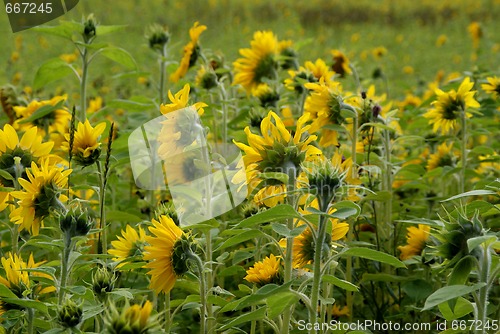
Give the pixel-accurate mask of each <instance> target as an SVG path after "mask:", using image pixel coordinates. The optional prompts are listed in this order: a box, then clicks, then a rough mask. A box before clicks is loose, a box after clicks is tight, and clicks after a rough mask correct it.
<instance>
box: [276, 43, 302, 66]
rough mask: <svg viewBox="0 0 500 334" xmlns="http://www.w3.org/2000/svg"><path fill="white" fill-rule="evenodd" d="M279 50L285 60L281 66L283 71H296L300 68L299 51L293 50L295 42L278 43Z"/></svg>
mask: <svg viewBox="0 0 500 334" xmlns="http://www.w3.org/2000/svg"><path fill="white" fill-rule="evenodd" d="M278 50H279V54H280V56H281V58H283V60H282V61H281V65H280V66H281V68H282V69H284V70H289V69H293V70H295V69H297V67H299V64H298V62H297V58H298V55H297V51H295V49H294V48H293V41H291V40H286V41H280V42H279V43H278Z"/></svg>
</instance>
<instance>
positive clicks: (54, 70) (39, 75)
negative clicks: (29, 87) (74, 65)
mask: <svg viewBox="0 0 500 334" xmlns="http://www.w3.org/2000/svg"><path fill="white" fill-rule="evenodd" d="M71 73H74V72H73V70H72V69H71V68H70V65H68V64H67V63H65V62H64V61H63V60H62V59H59V58H55V59H50V60H48V61H46V62H45V63H43V64H42V66H40V67H39V68H38V70H37V71H36V74H35V80H34V82H33V88H34V89H35V90H37V89H40V88H42V87H44V86H46V85H47V84H49V83H51V82H53V81H56V80H59V79H62V78H64V77H66V76H68V75H69V74H71Z"/></svg>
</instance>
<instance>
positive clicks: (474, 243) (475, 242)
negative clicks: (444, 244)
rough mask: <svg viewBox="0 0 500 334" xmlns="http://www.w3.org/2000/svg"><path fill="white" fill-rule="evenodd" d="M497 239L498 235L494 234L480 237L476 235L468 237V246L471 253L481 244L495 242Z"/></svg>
mask: <svg viewBox="0 0 500 334" xmlns="http://www.w3.org/2000/svg"><path fill="white" fill-rule="evenodd" d="M496 240H497V237H496V236H494V235H483V236H480V237H475V238H470V239H467V248H468V249H469V253H470V252H472V251H473V250H474V248H476V247H478V246H479V245H481V244H483V243H485V242H487V243H488V244H489V243H491V242H495V241H496Z"/></svg>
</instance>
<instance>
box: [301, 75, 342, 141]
mask: <svg viewBox="0 0 500 334" xmlns="http://www.w3.org/2000/svg"><path fill="white" fill-rule="evenodd" d="M304 86H305V87H306V88H307V89H309V90H310V91H311V95H309V96H308V97H307V98H306V101H305V105H304V111H305V112H307V113H310V114H311V119H312V120H313V122H312V124H311V129H310V131H311V132H316V131H320V130H321V138H320V142H319V144H320V145H321V146H323V147H328V146H331V145H335V146H338V145H339V143H338V140H337V131H335V130H332V129H328V128H326V126H327V125H329V124H336V125H342V124H343V123H345V118H344V117H343V116H342V115H341V109H342V101H343V99H342V96H341V94H342V87H341V86H340V83H338V82H336V81H331V82H326V81H325V80H323V79H320V81H319V83H306V84H305V85H304Z"/></svg>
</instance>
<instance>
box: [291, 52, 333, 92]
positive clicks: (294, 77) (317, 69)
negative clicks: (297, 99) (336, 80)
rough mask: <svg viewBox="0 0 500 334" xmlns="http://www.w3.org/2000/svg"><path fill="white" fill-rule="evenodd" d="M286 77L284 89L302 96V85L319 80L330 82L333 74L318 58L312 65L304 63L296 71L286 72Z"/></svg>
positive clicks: (310, 62) (308, 62)
mask: <svg viewBox="0 0 500 334" xmlns="http://www.w3.org/2000/svg"><path fill="white" fill-rule="evenodd" d="M288 75H289V76H290V77H289V78H287V79H285V81H284V82H285V87H286V88H288V89H290V90H295V91H296V92H297V93H299V94H302V93H303V92H304V90H305V88H304V83H307V82H318V81H319V80H320V79H321V78H323V80H324V81H325V82H330V81H331V80H332V78H333V77H334V75H335V72H333V71H330V69H329V68H328V66H327V65H326V63H325V62H324V61H323V60H322V59H320V58H318V59H316V61H315V62H314V63H313V62H312V61H306V62H305V63H304V66H303V67H302V66H301V67H300V68H299V69H298V70H296V71H293V70H290V71H288Z"/></svg>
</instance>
